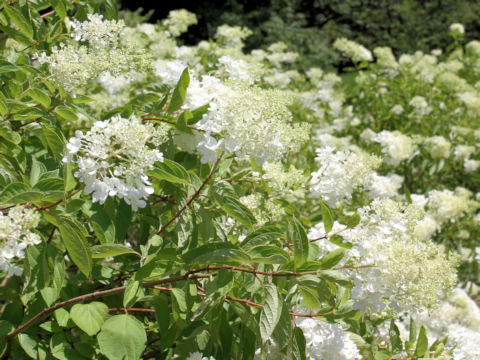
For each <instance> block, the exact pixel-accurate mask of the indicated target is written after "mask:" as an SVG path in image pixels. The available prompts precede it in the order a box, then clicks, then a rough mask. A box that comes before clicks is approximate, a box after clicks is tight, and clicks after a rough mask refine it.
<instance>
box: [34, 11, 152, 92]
mask: <svg viewBox="0 0 480 360" xmlns="http://www.w3.org/2000/svg"><path fill="white" fill-rule="evenodd" d="M88 19H89V20H88V21H84V22H78V21H73V22H71V24H72V27H73V29H74V32H73V34H72V36H73V37H74V39H75V40H76V41H77V42H74V43H68V44H63V43H62V44H60V47H54V48H53V49H52V53H51V54H50V55H49V56H47V55H46V54H45V53H44V52H43V53H41V54H37V55H36V56H37V59H38V62H39V63H40V64H44V63H47V64H48V66H49V70H50V72H51V73H52V75H53V76H54V79H55V81H56V82H57V83H58V84H59V85H62V86H63V87H64V89H65V90H67V91H69V92H71V93H73V94H75V93H76V91H78V89H79V88H81V87H83V86H84V85H85V84H86V83H87V82H88V81H90V80H93V79H96V78H97V77H98V76H99V75H101V74H102V73H104V72H106V71H110V73H111V74H112V75H113V76H118V75H120V74H122V73H125V72H129V71H132V70H141V71H144V70H146V69H148V68H149V67H150V60H149V57H148V56H145V53H144V52H142V51H140V50H135V49H133V48H128V47H122V46H120V44H119V41H118V40H119V37H120V33H121V31H122V29H123V28H124V27H125V25H124V23H123V21H119V22H117V21H114V20H112V21H109V20H103V18H102V15H97V14H94V15H91V14H90V15H88ZM78 41H82V42H86V45H80V44H79V43H78Z"/></svg>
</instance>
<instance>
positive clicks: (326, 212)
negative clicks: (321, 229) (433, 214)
mask: <svg viewBox="0 0 480 360" xmlns="http://www.w3.org/2000/svg"><path fill="white" fill-rule="evenodd" d="M321 207H322V219H323V224H324V225H325V233H326V234H328V233H329V232H330V231H331V230H332V227H333V213H332V210H331V209H330V208H329V207H328V205H327V204H325V203H324V202H323V201H322V202H321Z"/></svg>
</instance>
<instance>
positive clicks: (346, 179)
mask: <svg viewBox="0 0 480 360" xmlns="http://www.w3.org/2000/svg"><path fill="white" fill-rule="evenodd" d="M316 152H317V157H316V158H315V160H316V161H317V163H318V164H319V166H320V167H319V169H318V170H317V171H315V172H313V173H312V174H311V176H312V178H311V180H310V195H311V196H312V197H314V198H321V199H322V200H323V201H325V202H326V203H327V204H328V205H330V206H332V207H336V206H337V202H339V201H342V200H345V199H350V198H351V196H352V193H353V192H354V190H355V189H356V188H358V187H360V186H365V185H367V183H368V182H369V180H370V177H371V175H372V172H373V170H374V169H376V168H377V167H379V166H380V163H381V160H380V159H379V158H377V157H376V156H374V155H368V154H365V153H358V154H357V153H354V152H352V151H349V150H340V151H335V149H334V148H332V147H329V146H326V147H323V148H319V149H317V150H316Z"/></svg>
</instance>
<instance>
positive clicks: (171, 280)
mask: <svg viewBox="0 0 480 360" xmlns="http://www.w3.org/2000/svg"><path fill="white" fill-rule="evenodd" d="M208 277H210V275H202V274H200V275H194V274H193V273H192V272H191V271H190V272H187V273H186V274H185V275H182V276H177V277H173V278H168V279H162V280H157V281H152V282H149V283H146V284H143V287H144V288H152V287H154V286H155V285H159V284H171V283H174V282H177V281H184V280H190V279H200V278H208ZM126 288H127V287H126V286H120V287H117V288H114V289H108V290H103V291H94V292H92V293H89V294H85V295H80V296H77V297H74V298H72V299H68V300H65V301H62V302H59V303H58V304H55V305H53V306H51V307H49V308H46V309H43V310H42V311H40V312H39V313H38V314H36V315H35V316H33V317H32V318H31V319H30V320H28V321H26V322H25V323H23V324H21V325H19V326H18V327H17V328H16V329H15V330H14V331H12V332H11V333H10V334H8V336H7V339H8V340H12V339H13V338H15V337H16V336H17V335H18V334H20V333H22V332H23V331H25V330H27V329H28V328H30V327H31V326H32V325H33V324H35V323H36V322H37V321H39V320H40V319H42V318H44V317H45V316H47V315H49V314H51V313H52V312H54V311H55V310H58V309H60V308H63V307H65V306H69V305H73V304H77V303H80V302H83V301H86V300H93V299H97V298H99V297H105V296H110V295H115V294H119V293H122V292H124V291H125V289H126Z"/></svg>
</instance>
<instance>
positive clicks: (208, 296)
mask: <svg viewBox="0 0 480 360" xmlns="http://www.w3.org/2000/svg"><path fill="white" fill-rule="evenodd" d="M233 283H234V281H233V273H232V271H227V270H221V271H219V272H218V274H217V276H216V277H215V279H214V280H213V281H210V282H209V283H208V284H207V286H206V288H205V297H204V298H203V301H202V303H201V304H200V306H199V307H198V308H197V309H196V310H195V313H194V314H193V317H192V319H191V320H192V321H195V320H197V319H203V318H204V317H205V315H206V314H208V313H209V312H210V311H211V310H213V309H214V308H215V307H216V306H217V305H219V304H222V303H223V302H224V301H225V297H226V296H227V294H228V293H229V292H230V290H231V289H232V287H233Z"/></svg>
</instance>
